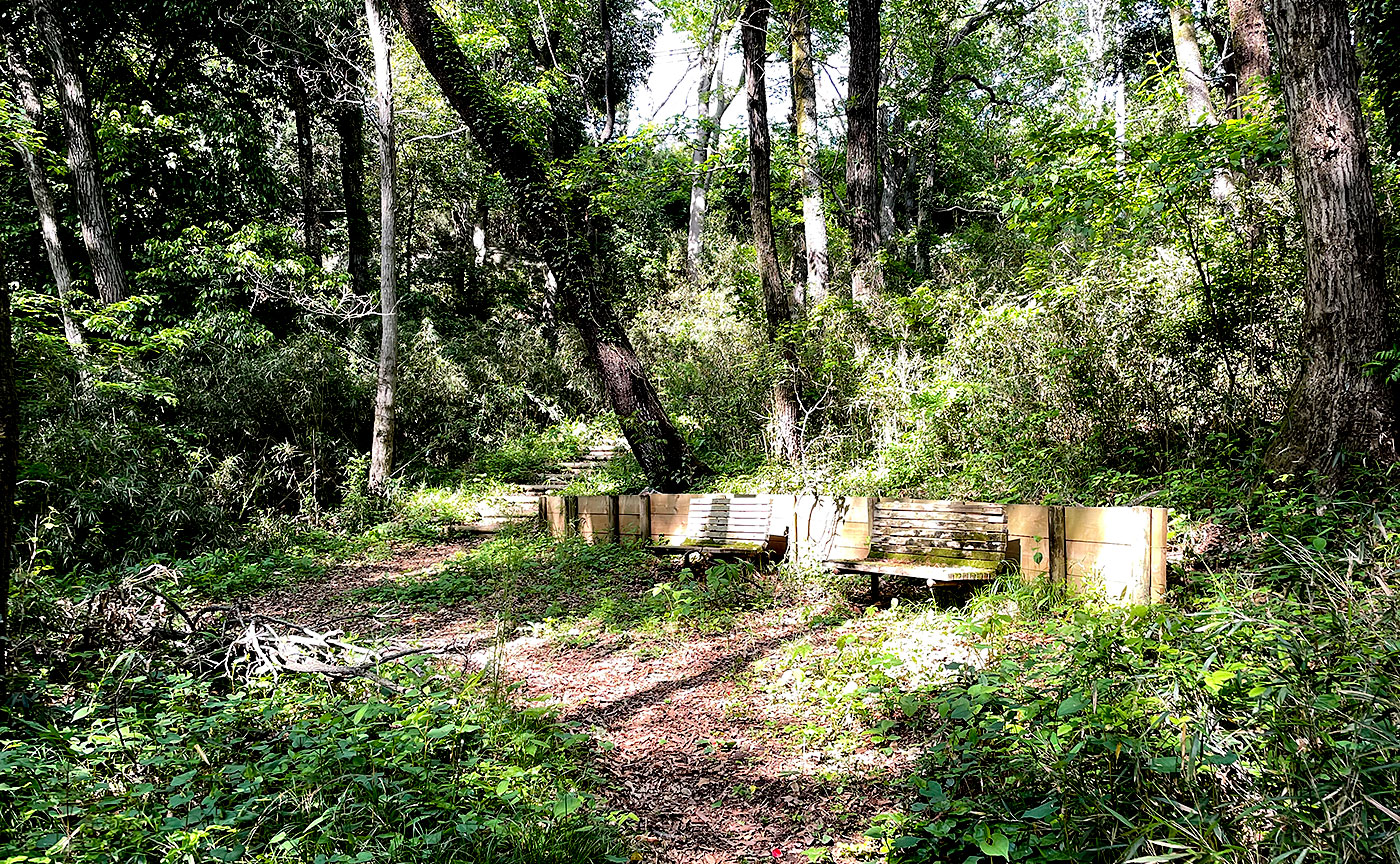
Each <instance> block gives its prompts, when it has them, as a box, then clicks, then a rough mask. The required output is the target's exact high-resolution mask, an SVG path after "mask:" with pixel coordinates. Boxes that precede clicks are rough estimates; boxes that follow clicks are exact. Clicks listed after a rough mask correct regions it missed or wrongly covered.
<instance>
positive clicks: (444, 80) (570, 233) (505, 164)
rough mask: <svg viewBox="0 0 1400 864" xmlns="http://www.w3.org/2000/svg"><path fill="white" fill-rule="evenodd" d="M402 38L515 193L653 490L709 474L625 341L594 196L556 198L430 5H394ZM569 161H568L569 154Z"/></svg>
mask: <svg viewBox="0 0 1400 864" xmlns="http://www.w3.org/2000/svg"><path fill="white" fill-rule="evenodd" d="M390 3H391V5H392V6H393V9H394V13H395V15H396V17H397V18H398V21H399V24H400V26H401V27H402V28H403V31H404V34H405V35H406V36H407V37H408V40H409V42H411V43H412V44H413V47H414V48H415V49H416V50H417V52H418V56H419V57H420V58H422V60H423V66H424V67H425V68H426V69H427V70H428V73H429V74H430V75H432V76H433V79H434V80H436V81H437V82H438V86H439V88H441V90H442V93H443V96H444V97H446V99H447V102H448V104H450V105H451V106H452V108H453V109H454V110H455V111H456V112H457V113H458V114H459V115H460V116H461V118H462V120H463V122H465V123H466V124H467V128H468V129H469V130H470V131H471V136H472V140H473V141H475V142H476V145H477V146H478V147H479V148H481V151H482V153H483V154H484V156H485V158H486V159H487V161H488V162H489V163H490V164H491V166H492V167H494V168H495V169H496V170H497V171H498V172H500V174H501V176H502V178H503V179H504V180H505V181H506V183H507V184H508V185H509V187H510V189H511V191H512V193H513V195H514V197H515V199H516V201H517V202H518V204H519V206H520V208H521V210H522V212H528V213H529V214H530V218H529V219H528V220H525V222H524V225H523V229H524V232H525V236H526V238H527V239H528V240H529V241H530V242H531V243H532V244H533V245H534V246H535V248H536V251H537V252H538V253H539V255H540V257H541V258H542V259H543V260H544V261H545V263H546V265H547V266H548V268H549V273H550V276H551V278H553V279H555V280H557V285H558V293H559V296H560V299H561V305H562V306H563V310H564V312H565V314H567V315H568V317H569V321H570V322H571V323H572V324H573V325H574V326H575V327H577V328H578V331H579V335H580V337H581V338H582V340H583V345H584V350H585V351H586V353H587V355H588V358H589V362H590V363H591V364H592V365H593V367H594V370H595V371H596V372H597V373H598V375H599V377H600V378H601V379H602V382H603V387H604V390H605V391H606V393H607V396H608V400H609V402H610V403H611V405H612V408H613V413H614V414H616V416H617V418H618V423H619V425H620V426H621V427H622V432H623V434H624V435H625V436H626V437H627V442H628V444H629V445H631V448H632V453H633V455H634V456H636V457H637V461H638V462H639V463H640V464H641V467H642V470H643V471H644V472H646V475H647V477H648V479H649V480H650V482H651V483H652V485H653V486H654V487H655V488H657V489H659V490H661V491H664V492H679V491H684V490H685V489H687V488H689V487H690V486H691V485H692V484H693V483H694V482H695V481H696V480H698V479H699V478H701V477H703V476H705V475H707V474H709V473H710V469H709V468H708V467H706V466H705V464H704V463H703V462H701V461H700V460H699V459H697V458H696V456H695V454H694V453H693V452H692V451H691V449H690V446H689V445H688V444H687V443H686V441H685V439H684V438H683V437H681V434H680V432H679V431H678V430H677V429H676V428H675V426H674V425H672V423H671V421H670V418H669V417H668V416H667V415H666V411H665V408H664V407H663V406H662V404H661V399H660V397H659V396H658V395H657V393H656V389H655V388H654V387H652V385H651V381H650V380H649V379H648V377H647V373H646V370H645V369H644V368H643V367H642V364H641V361H639V360H638V359H637V355H636V352H635V351H634V350H633V348H632V343H631V341H630V340H629V339H628V337H627V331H626V330H625V328H624V327H623V326H622V322H621V321H620V320H618V317H617V314H616V313H615V312H614V311H613V309H612V306H611V305H610V304H609V303H608V302H607V300H606V299H605V295H604V293H603V286H604V284H606V282H607V280H608V277H609V274H608V273H607V271H606V267H605V266H604V263H605V262H604V257H605V250H604V249H603V248H602V242H603V240H604V239H605V238H606V237H607V235H608V231H607V228H608V223H607V221H606V220H605V219H603V218H602V217H599V216H597V215H596V214H590V213H589V212H588V211H589V201H588V195H587V194H584V193H582V192H579V191H575V192H573V193H572V194H571V195H570V196H569V198H568V199H564V198H562V197H561V196H560V192H559V189H558V185H557V184H556V183H554V182H552V180H551V178H550V174H549V172H548V171H547V170H546V165H545V163H544V162H543V160H542V158H541V156H540V154H539V153H538V152H537V151H536V150H535V149H534V148H533V147H532V146H531V145H530V144H529V143H528V138H527V136H526V134H525V133H524V132H523V131H522V130H520V129H519V128H518V127H517V126H516V125H515V123H514V116H515V115H514V113H513V112H512V111H511V110H510V108H509V107H508V106H507V105H506V104H504V103H503V102H502V101H501V100H500V94H499V91H498V90H497V88H495V87H494V86H492V84H491V83H490V82H489V81H488V80H487V79H486V78H485V77H484V76H483V75H482V74H481V73H480V71H479V70H477V69H476V68H475V67H473V66H472V65H471V63H470V62H469V61H468V60H467V58H466V56H465V55H464V54H463V53H462V49H461V48H460V47H459V46H458V45H457V41H456V37H455V36H454V35H453V33H452V31H451V30H450V29H449V28H448V27H447V26H446V25H444V24H443V22H442V20H441V19H440V18H439V17H438V16H437V13H436V12H434V11H433V9H432V7H431V6H430V5H429V2H428V0H390ZM564 155H571V154H564Z"/></svg>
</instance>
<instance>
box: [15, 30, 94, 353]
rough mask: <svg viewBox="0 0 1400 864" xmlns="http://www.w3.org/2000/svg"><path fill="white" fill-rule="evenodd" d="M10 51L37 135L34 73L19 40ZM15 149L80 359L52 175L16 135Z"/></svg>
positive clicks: (66, 328) (40, 115) (39, 114)
mask: <svg viewBox="0 0 1400 864" xmlns="http://www.w3.org/2000/svg"><path fill="white" fill-rule="evenodd" d="M8 53H9V59H10V72H11V74H12V75H13V76H14V81H15V94H16V96H17V97H18V99H19V104H20V107H22V108H23V109H24V115H25V119H26V120H27V121H28V123H29V130H28V131H29V133H30V134H33V135H37V134H38V133H39V130H41V129H43V127H44V108H43V103H42V102H40V101H39V94H38V92H37V91H36V90H35V89H34V76H33V75H32V74H31V73H30V71H29V67H28V65H27V64H26V63H25V62H24V57H23V56H22V55H21V54H20V48H19V44H18V41H17V40H15V39H13V38H11V39H10V43H9V45H8ZM15 148H16V149H17V150H19V158H20V162H22V163H24V171H25V173H26V174H27V175H28V176H29V191H30V192H31V193H32V194H33V195H34V208H35V209H36V210H37V211H38V213H39V235H40V236H41V237H42V238H43V240H44V252H45V253H46V254H47V255H48V258H49V269H50V270H51V271H52V272H53V281H54V286H55V288H56V289H57V291H58V314H59V317H60V319H61V321H62V322H63V337H64V338H65V339H66V340H68V346H69V347H70V348H71V349H72V350H73V353H74V354H75V355H77V356H78V357H79V358H81V357H82V356H84V355H85V354H86V348H85V346H84V344H83V331H82V329H81V328H79V327H78V322H77V321H75V320H74V319H73V274H72V271H70V270H69V269H68V257H67V256H66V255H64V254H63V241H62V240H61V239H60V238H59V235H58V207H57V206H56V205H55V204H54V199H53V192H52V190H51V189H50V188H49V178H48V175H47V174H45V173H44V166H43V164H42V163H41V162H40V161H39V154H38V153H35V152H34V151H33V150H31V149H30V148H29V146H28V143H27V142H26V141H24V140H23V139H20V138H17V139H16V140H15Z"/></svg>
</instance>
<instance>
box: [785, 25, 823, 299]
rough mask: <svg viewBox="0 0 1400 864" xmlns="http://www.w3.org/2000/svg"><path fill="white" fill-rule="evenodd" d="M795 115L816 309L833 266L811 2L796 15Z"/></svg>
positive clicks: (807, 291)
mask: <svg viewBox="0 0 1400 864" xmlns="http://www.w3.org/2000/svg"><path fill="white" fill-rule="evenodd" d="M792 105H793V107H792V114H793V124H792V125H793V127H794V128H793V131H794V133H795V134H796V136H797V170H798V173H799V174H800V182H801V185H802V238H803V246H804V248H805V252H806V265H807V266H806V271H807V280H806V285H805V286H804V287H803V288H802V290H801V292H800V293H801V303H802V304H803V305H809V304H810V305H815V304H818V303H820V302H821V301H822V300H823V299H825V297H826V283H827V280H828V279H829V278H830V274H831V264H830V261H829V260H828V259H827V243H826V208H825V205H824V202H823V201H822V176H821V165H820V164H819V163H818V161H817V150H818V141H817V78H816V75H815V73H814V72H813V69H812V7H811V0H797V3H796V5H795V6H794V7H793V11H792Z"/></svg>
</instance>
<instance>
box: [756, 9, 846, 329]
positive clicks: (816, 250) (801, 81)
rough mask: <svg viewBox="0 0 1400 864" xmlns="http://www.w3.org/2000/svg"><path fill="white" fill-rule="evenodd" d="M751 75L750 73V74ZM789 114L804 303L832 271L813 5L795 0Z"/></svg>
mask: <svg viewBox="0 0 1400 864" xmlns="http://www.w3.org/2000/svg"><path fill="white" fill-rule="evenodd" d="M750 77H752V76H750ZM792 103H793V105H792V116H793V124H792V125H793V127H794V130H795V131H796V133H797V171H798V175H799V179H800V183H801V185H802V240H803V245H804V246H805V248H806V255H807V261H806V268H805V269H806V271H807V284H806V287H805V290H804V291H803V292H802V302H803V305H805V306H815V305H817V304H819V303H821V302H822V300H824V299H826V283H827V280H828V279H829V278H830V275H831V264H830V262H829V261H828V259H827V243H826V208H825V204H824V202H823V201H822V175H821V164H820V162H819V161H818V159H817V150H818V141H817V77H816V73H815V72H814V71H813V69H812V8H811V5H810V0H798V3H797V6H796V8H795V9H794V10H793V13H792Z"/></svg>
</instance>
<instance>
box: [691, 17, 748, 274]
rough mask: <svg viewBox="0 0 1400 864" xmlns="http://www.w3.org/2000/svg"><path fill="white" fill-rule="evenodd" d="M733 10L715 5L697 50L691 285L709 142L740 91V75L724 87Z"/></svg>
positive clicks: (701, 251) (700, 247) (701, 230)
mask: <svg viewBox="0 0 1400 864" xmlns="http://www.w3.org/2000/svg"><path fill="white" fill-rule="evenodd" d="M733 14H734V12H733V10H732V9H731V8H730V7H729V4H728V2H727V0H726V2H716V3H715V5H714V9H713V12H712V13H711V20H710V25H709V29H708V30H707V31H706V35H705V38H704V42H703V44H702V45H701V47H700V85H699V90H698V92H697V94H696V106H697V121H696V122H697V126H696V130H695V144H694V145H693V147H692V148H691V154H690V158H691V162H692V163H693V164H694V165H695V179H694V180H692V181H691V184H690V212H689V218H688V222H687V229H686V244H685V262H686V270H687V273H688V275H689V276H690V280H691V281H692V282H699V281H700V275H701V274H700V267H701V264H702V262H703V260H704V257H705V214H706V212H708V210H709V192H710V184H711V183H712V182H713V181H714V171H712V170H710V169H709V168H708V167H707V164H708V163H709V161H710V152H711V145H712V143H718V142H719V140H720V132H721V130H722V128H723V123H724V112H726V111H728V110H729V103H730V102H731V101H732V100H733V96H734V94H736V93H738V91H739V90H741V89H743V86H744V81H743V77H742V76H741V77H740V79H739V86H738V87H737V88H736V89H735V90H734V91H732V92H731V91H729V90H727V89H726V87H725V84H724V59H725V57H727V56H728V54H729V47H730V39H731V38H732V35H733V24H732V18H733Z"/></svg>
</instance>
